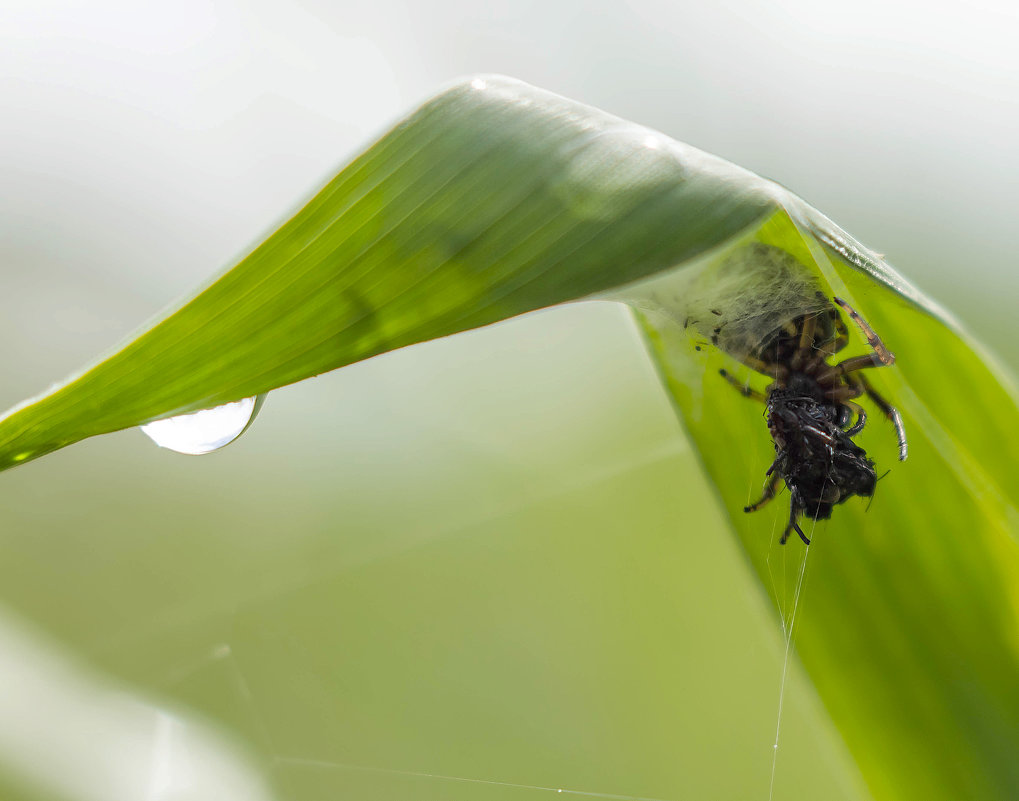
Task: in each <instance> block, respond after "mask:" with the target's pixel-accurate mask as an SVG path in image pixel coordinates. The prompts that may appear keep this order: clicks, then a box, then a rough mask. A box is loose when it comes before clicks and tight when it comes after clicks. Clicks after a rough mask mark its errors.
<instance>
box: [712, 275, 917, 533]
mask: <svg viewBox="0 0 1019 801" xmlns="http://www.w3.org/2000/svg"><path fill="white" fill-rule="evenodd" d="M818 296H819V299H820V300H822V301H824V303H825V305H827V306H828V309H827V310H825V311H821V312H814V313H810V314H804V315H801V316H799V317H796V318H795V319H793V320H792V321H790V322H789V323H787V324H786V325H785V326H783V327H782V328H780V329H778V330H777V331H774V332H772V334H771V335H769V336H768V337H767V338H766V339H765V340H764V342H762V343H761V344H760V345H759V346H758V347H757V348H755V349H754V351H753V352H752V353H750V354H748V355H747V356H744V357H743V358H742V359H741V361H742V362H743V363H744V364H746V365H747V366H749V367H751V368H752V369H754V370H756V371H757V372H759V373H764V374H765V375H769V376H771V377H772V378H773V379H774V381H773V382H772V383H771V384H770V385H769V386H768V387H767V389H766V390H765V391H764V392H763V393H761V392H758V391H756V390H754V389H751V388H749V387H747V386H744V385H743V384H742V383H740V382H739V381H737V380H736V378H735V377H734V376H732V375H731V374H730V373H727V372H726V371H725V370H722V371H721V374H722V376H723V377H724V378H726V379H727V380H728V381H729V382H730V383H732V384H733V385H734V386H735V387H736V388H737V389H738V390H739V391H740V392H741V393H742V394H743V395H745V396H746V397H748V398H754V399H756V400H759V401H761V402H763V403H764V404H765V406H766V409H767V419H768V430H769V431H770V432H771V438H772V440H774V443H775V454H776V455H775V461H774V462H772V464H771V467H769V468H768V472H767V474H766V475H767V476H768V481H767V483H766V485H765V488H764V494H763V495H762V496H761V498H760V499H759V500H758V501H757V502H756V503H752V504H750V506H747V507H745V508H744V510H743V511H745V512H755V511H757V510H758V509H760V508H761V507H762V506H764V505H765V504H766V503H767V502H768V501H770V500H771V499H772V498H773V497H775V493H776V492H777V490H778V486H779V481H784V482H785V485H786V487H788V488H789V494H790V496H791V499H792V500H791V509H790V512H789V524H788V525H787V526H786V528H785V531H783V532H782V539H781V540H780V542H781V543H782V544H783V545H784V544H785V542H786V540H788V539H789V535H790V534H791V533H792V532H793V531H795V532H796V533H797V534H799V535H800V539H801V540H803V542H805V543H806V544H808V545H809V544H810V540H809V539H808V538H807V536H806V535H805V534H804V533H803V530H802V529H801V528H800V526H799V524H798V523H797V519H798V518H799V516H800V515H801V514H802V515H806V516H807V517H809V518H812V519H814V520H826V519H828V518H829V517H831V513H832V507H833V506H835V504H839V503H843V502H844V501H846V500H848V499H849V498H852V497H853V496H854V495H859V496H863V497H870V496H871V495H873V494H874V486H875V484H876V483H877V476H876V474H875V472H874V462H873V461H872V460H871V459H870V458H869V457H868V456H867V453H866V451H864V450H863V448H861V447H860V446H859V445H857V444H856V443H855V442H853V437H854V436H856V435H857V434H859V433H860V431H862V430H863V427H864V425H865V423H866V422H867V413H866V412H865V411H864V409H863V407H862V406H860V404H858V403H856V402H855V401H854V400H853V399H854V398H859V397H860V396H861V395H864V394H866V395H867V396H868V397H869V398H870V399H871V400H872V401H873V402H874V405H875V406H877V408H878V409H880V411H881V413H882V414H884V415H885V417H887V418H888V419H889V420H891V421H892V423H893V424H894V426H895V432H896V435H897V436H898V440H899V459H900V460H903V459H905V458H906V431H905V428H904V427H903V425H902V417H901V416H900V415H899V413H898V411H896V409H895V407H893V406H892V405H891V404H890V403H888V402H887V401H886V400H885V399H884V398H882V397H881V396H880V395H879V394H878V393H877V392H876V391H875V390H874V388H873V387H872V386H871V384H870V382H869V381H868V380H867V378H866V377H865V376H864V375H863V374H862V373H860V372H859V371H860V370H863V369H865V368H868V367H884V366H887V365H890V364H894V362H895V356H893V355H892V353H891V352H890V351H889V350H888V348H886V347H885V345H884V343H883V342H882V341H881V338H880V337H878V335H877V334H876V333H874V329H872V328H871V327H870V326H869V325H868V324H867V322H866V320H864V319H863V318H862V317H861V316H860V315H859V314H857V312H856V311H855V310H854V309H853V308H852V307H850V306H849V304H848V303H846V302H845V301H844V300H841V299H840V298H833V300H834V301H835V303H836V304H838V306H840V307H841V308H842V309H844V310H845V312H846V313H847V314H848V315H849V316H850V317H851V318H852V320H853V322H855V323H856V325H857V326H859V328H860V330H861V331H862V332H863V334H864V336H865V337H866V338H867V343H868V344H869V345H870V347H871V349H872V351H873V352H872V353H870V354H867V355H866V356H852V357H850V358H848V359H843V360H842V361H840V362H838V363H837V364H829V362H828V360H829V359H830V358H831V357H833V356H834V355H835V354H836V353H838V352H839V351H841V350H842V349H843V348H844V347H845V346H846V345H847V344H848V343H849V332H848V330H847V329H846V325H845V322H844V321H843V320H842V316H841V315H840V314H839V312H838V309H836V308H835V307H834V306H832V305H831V304H828V303H827V301H826V300H825V299H824V297H823V296H822V295H821V294H820V293H818ZM854 416H855V418H856V419H855V421H854V419H853V418H854Z"/></svg>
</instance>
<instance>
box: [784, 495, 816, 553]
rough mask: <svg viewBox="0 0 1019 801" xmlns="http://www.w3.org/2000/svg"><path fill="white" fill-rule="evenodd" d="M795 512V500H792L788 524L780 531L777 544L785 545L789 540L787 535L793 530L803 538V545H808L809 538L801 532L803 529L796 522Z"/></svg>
mask: <svg viewBox="0 0 1019 801" xmlns="http://www.w3.org/2000/svg"><path fill="white" fill-rule="evenodd" d="M797 512H798V510H797V508H796V502H795V501H794V502H793V503H792V507H791V509H790V511H789V525H788V526H786V527H785V531H783V532H782V538H781V539H780V540H779V541H778V544H779V545H785V544H786V542H787V541H788V540H789V535H790V534H792V533H793V532H794V531H795V532H796V533H797V534H799V535H800V539H801V540H803V543H804V545H810V540H809V539H807V535H806V534H804V533H803V529H801V528H800V527H799V525H798V524H797V522H796V516H797Z"/></svg>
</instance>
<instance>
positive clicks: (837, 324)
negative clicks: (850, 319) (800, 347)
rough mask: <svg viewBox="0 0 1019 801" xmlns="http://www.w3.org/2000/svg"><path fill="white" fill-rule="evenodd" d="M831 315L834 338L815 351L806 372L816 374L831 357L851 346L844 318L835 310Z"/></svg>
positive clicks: (832, 310)
mask: <svg viewBox="0 0 1019 801" xmlns="http://www.w3.org/2000/svg"><path fill="white" fill-rule="evenodd" d="M829 315H830V316H831V319H832V338H831V339H830V340H828V341H827V342H825V343H824V344H823V345H820V346H819V347H817V348H816V349H815V351H814V357H813V358H812V359H811V360H810V361H809V362H807V364H806V366H805V367H804V372H807V373H813V372H816V371H817V369H818V368H819V367H821V365H823V364H824V363H825V361H826V360H827V359H828V358H829V357H830V356H834V355H835V354H836V353H838V352H839V351H840V350H842V349H843V348H844V347H845V346H846V345H848V344H849V329H848V328H846V324H845V322H844V321H843V319H842V317H841V316H839V313H838V312H837V311H836V310H835V309H834V308H832V309H831V310H830V312H829Z"/></svg>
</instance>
